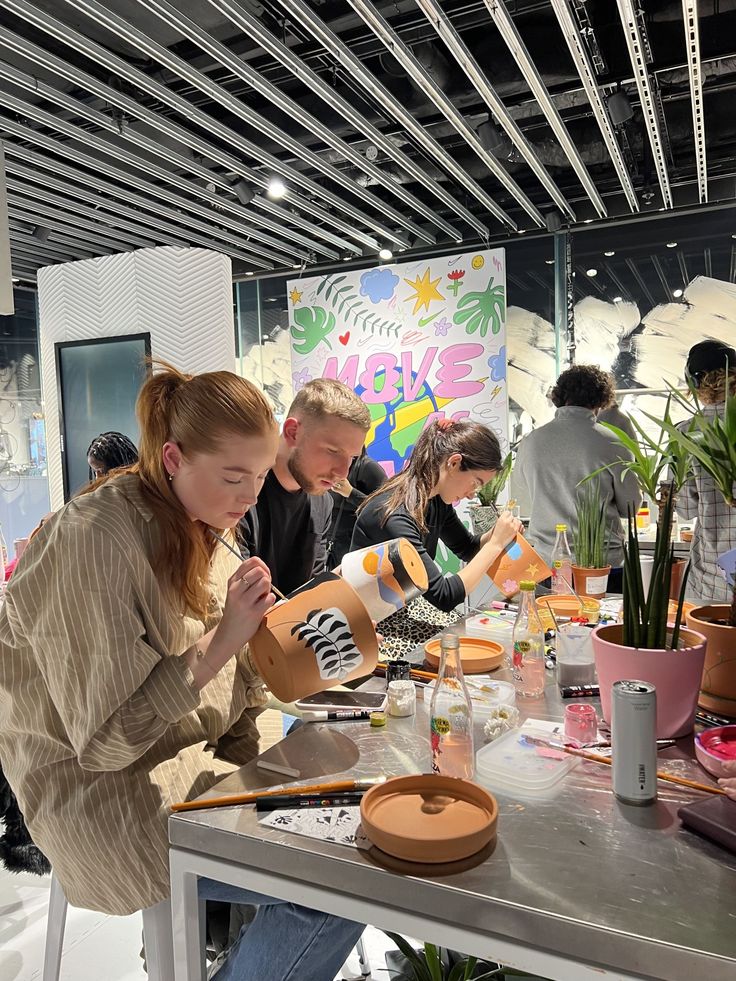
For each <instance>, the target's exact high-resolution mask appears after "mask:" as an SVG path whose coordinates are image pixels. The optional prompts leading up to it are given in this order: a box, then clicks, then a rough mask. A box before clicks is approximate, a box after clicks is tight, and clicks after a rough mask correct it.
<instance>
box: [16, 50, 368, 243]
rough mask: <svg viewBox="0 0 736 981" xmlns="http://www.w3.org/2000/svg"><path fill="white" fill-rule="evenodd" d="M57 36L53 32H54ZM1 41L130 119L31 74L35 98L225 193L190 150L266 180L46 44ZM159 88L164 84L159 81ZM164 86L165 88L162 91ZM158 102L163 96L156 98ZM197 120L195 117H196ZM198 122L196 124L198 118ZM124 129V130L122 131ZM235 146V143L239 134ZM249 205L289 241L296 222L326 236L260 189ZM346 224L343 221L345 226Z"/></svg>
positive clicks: (310, 207)
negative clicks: (182, 150)
mask: <svg viewBox="0 0 736 981" xmlns="http://www.w3.org/2000/svg"><path fill="white" fill-rule="evenodd" d="M54 36H56V35H54ZM0 45H3V46H4V47H7V48H9V49H10V50H11V51H15V52H17V53H18V54H20V55H22V56H23V57H25V58H28V59H30V60H31V61H32V62H34V63H36V64H43V66H44V68H45V69H47V70H48V71H51V72H53V73H54V74H56V75H59V76H60V77H61V78H64V79H66V80H67V81H69V82H71V83H72V85H73V86H74V87H75V88H82V89H84V90H85V91H86V92H89V93H90V94H92V95H96V96H97V97H98V98H99V99H101V100H103V102H105V103H109V104H110V105H112V106H115V107H117V108H118V109H120V110H122V112H123V113H125V114H126V115H127V116H128V117H129V119H127V120H126V119H125V117H123V124H122V126H121V125H120V124H119V123H117V122H116V121H115V120H109V121H108V122H107V123H106V122H104V121H103V120H107V119H108V117H106V116H105V115H104V114H103V113H100V112H98V111H97V110H96V109H92V108H90V107H89V106H88V105H87V104H86V103H84V102H81V101H79V100H77V99H73V98H71V97H70V96H67V95H66V93H62V92H60V91H59V90H58V89H55V88H53V87H51V86H48V85H46V84H45V83H44V82H41V81H39V80H37V79H35V78H31V82H32V91H35V94H36V95H38V96H39V97H43V98H47V99H49V101H51V102H56V103H57V104H58V105H62V106H63V107H64V108H66V109H67V110H68V111H69V112H72V113H75V114H76V115H78V116H82V117H83V118H85V119H89V120H90V122H93V123H96V124H97V125H98V126H100V127H101V128H107V129H109V122H112V124H113V131H114V132H115V133H116V134H117V135H118V136H120V137H121V138H122V139H124V140H127V141H128V142H130V143H133V144H135V145H136V146H139V147H141V148H142V149H145V150H148V151H149V152H150V153H152V154H154V155H155V156H159V157H162V158H163V159H165V160H168V161H169V162H171V163H173V164H175V166H177V167H184V168H186V170H188V171H190V172H191V173H194V174H197V175H198V176H199V177H201V178H202V179H203V180H204V181H205V182H213V183H215V184H217V185H218V186H219V187H222V188H224V189H226V190H227V191H228V193H230V194H233V193H234V192H233V189H232V186H231V184H230V181H228V180H227V179H225V178H224V177H222V176H220V174H219V173H218V172H217V171H215V170H212V169H210V168H207V167H203V166H201V165H200V164H199V163H198V162H197V160H196V159H194V154H196V155H198V156H201V157H205V158H208V159H210V160H213V161H214V162H215V163H218V164H219V165H220V166H221V167H223V168H224V169H225V170H226V171H228V172H229V173H231V174H235V175H237V176H239V177H242V178H243V179H244V180H246V181H247V182H249V184H251V185H252V186H253V187H254V188H257V187H260V186H263V187H266V186H267V185H268V177H267V176H266V175H264V174H263V173H261V172H260V171H258V170H254V169H253V168H251V167H248V166H247V165H246V164H244V163H243V161H242V158H241V157H235V156H233V155H232V154H229V153H227V152H226V151H224V150H221V149H220V148H219V147H217V146H215V145H214V144H213V143H209V142H208V141H207V140H205V139H203V138H202V137H200V136H197V134H196V133H194V132H192V131H191V130H188V129H186V128H185V127H183V126H180V125H178V124H177V123H176V122H174V121H173V120H171V119H169V118H168V117H166V116H161V115H159V114H158V113H155V112H153V111H152V110H150V109H148V108H146V107H145V106H143V105H141V104H140V103H138V102H136V101H134V100H133V99H131V98H129V97H128V96H127V95H124V94H123V93H122V92H119V91H118V90H117V89H114V88H112V87H111V86H109V85H106V84H104V83H103V82H100V81H98V80H97V79H96V78H94V77H93V76H92V75H88V74H86V73H85V72H83V71H81V70H80V69H79V68H77V67H76V66H75V65H72V64H70V63H68V62H66V61H64V60H63V59H62V58H58V57H57V56H56V55H54V54H52V53H51V52H49V51H46V50H45V48H41V47H39V46H38V45H36V44H33V43H32V42H30V41H27V40H26V39H25V38H22V37H20V36H19V35H17V34H13V33H11V32H9V31H5V32H0ZM0 66H1V67H0V71H1V72H2V75H3V77H8V78H9V80H11V81H14V82H15V83H16V84H18V85H21V86H22V87H24V88H28V84H27V81H26V79H28V78H29V77H30V76H24V75H23V73H21V72H19V71H18V70H17V69H15V68H13V67H12V66H8V65H3V64H2V63H0ZM12 73H16V77H13V75H12ZM161 88H162V89H163V86H161ZM166 91H167V90H165V89H164V94H165V92H166ZM158 101H163V100H162V99H160V98H159V99H158ZM201 116H202V118H203V120H204V121H205V122H203V123H202V125H204V126H206V128H207V131H208V132H209V131H212V132H213V133H215V134H216V135H217V136H218V137H219V138H220V139H223V140H225V141H226V142H227V143H228V145H230V144H233V142H234V141H233V139H232V130H228V129H227V127H226V126H223V125H222V124H221V123H219V122H218V121H217V120H215V119H214V118H212V119H211V120H210V122H209V123H207V122H206V120H207V119H208V118H209V117H207V116H205V114H204V113H202V114H201ZM130 120H133V121H135V120H139V121H141V122H142V123H145V124H146V125H148V126H150V127H151V128H152V129H154V130H156V131H157V132H161V133H164V134H165V135H166V136H167V137H169V138H170V139H172V140H177V141H178V142H180V143H181V144H182V145H183V146H186V147H189V148H190V149H191V150H192V151H193V157H192V159H190V158H188V157H184V156H182V155H181V154H179V153H177V152H176V151H174V150H171V149H169V148H168V147H166V146H165V145H164V144H163V143H160V142H157V141H156V140H152V139H149V138H148V137H145V136H143V135H142V134H140V133H138V132H137V131H136V130H135V129H134V126H132V125H131V124H130ZM195 122H197V120H195ZM197 125H200V123H199V122H197ZM121 129H122V132H121ZM234 145H237V137H236V140H235V143H234ZM290 201H291V202H292V204H293V203H297V204H298V205H299V207H300V208H301V209H302V211H305V212H307V213H309V214H312V215H314V216H315V217H316V218H317V219H318V220H320V221H325V222H326V223H327V225H328V226H329V227H335V228H338V229H340V228H341V223H340V222H339V221H338V220H336V219H335V218H334V216H333V215H331V214H330V213H329V212H327V211H325V210H324V209H323V208H321V207H320V206H319V205H318V204H315V203H313V202H311V201H309V200H307V199H306V198H301V197H300V196H299V195H298V194H291V195H290ZM251 203H252V205H253V207H254V208H256V209H258V211H259V212H260V211H265V212H266V213H267V214H270V215H273V216H274V218H276V219H278V221H272V220H270V219H264V218H263V216H262V215H260V214H258V216H257V217H256V216H252V220H253V221H256V222H257V223H258V224H260V225H262V226H263V227H264V228H267V229H269V230H270V231H274V232H276V233H277V234H284V232H285V230H288V234H289V238H290V240H293V241H294V242H298V241H300V240H301V236H300V235H299V233H297V232H294V231H293V229H292V228H291V226H292V225H295V226H296V227H297V228H300V229H302V231H303V232H305V233H306V234H308V235H309V234H311V235H317V236H318V237H319V236H320V235H324V229H322V228H321V226H318V225H315V224H314V223H313V222H310V221H307V220H306V219H305V218H303V217H302V216H301V215H300V214H294V213H293V212H291V211H289V210H287V209H286V208H284V207H282V206H281V205H279V204H277V203H276V202H275V201H271V200H270V199H269V198H268V197H266V196H265V195H261V194H256V196H255V197H254V198H253V201H252V202H251ZM346 227H347V226H346ZM353 235H354V237H355V238H357V239H358V241H361V240H362V239H361V237H360V235H359V234H355V232H354V231H353ZM306 244H307V247H308V248H311V246H312V242H311V239H306ZM349 244H350V249H349V251H352V252H354V253H355V254H356V255H357V254H359V253H360V251H361V249H360V247H359V246H356V245H353V244H352V243H349ZM365 244H369V245H370V244H377V243H376V239H375V238H371V237H367V236H366V237H365Z"/></svg>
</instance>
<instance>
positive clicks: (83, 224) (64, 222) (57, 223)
mask: <svg viewBox="0 0 736 981" xmlns="http://www.w3.org/2000/svg"><path fill="white" fill-rule="evenodd" d="M8 210H9V212H10V214H11V215H12V216H13V217H14V218H15V219H16V221H18V222H25V223H26V224H34V225H45V226H46V227H47V228H49V229H50V230H51V232H52V233H53V238H54V239H57V236H64V237H65V238H66V237H68V238H69V239H71V240H74V239H80V240H81V241H82V242H95V243H96V244H98V245H103V246H105V247H106V248H110V249H121V248H125V247H126V246H129V247H131V248H138V249H152V248H155V247H156V245H157V244H158V243H157V242H156V241H153V240H150V239H149V240H147V239H144V238H139V237H138V236H137V235H126V234H125V233H122V234H119V233H118V230H117V229H116V228H110V227H109V226H100V225H99V224H96V223H95V222H93V221H85V220H84V218H80V217H79V215H72V214H69V213H67V212H63V211H60V210H59V209H58V208H51V207H47V206H45V205H43V204H42V203H41V202H40V201H38V200H32V201H31V200H28V199H27V198H23V197H20V196H18V195H17V194H9V195H8ZM118 236H119V237H118ZM58 240H59V241H61V239H58Z"/></svg>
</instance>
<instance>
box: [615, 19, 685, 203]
mask: <svg viewBox="0 0 736 981" xmlns="http://www.w3.org/2000/svg"><path fill="white" fill-rule="evenodd" d="M616 2H617V4H618V12H619V17H620V19H621V27H622V28H623V32H624V37H625V38H626V47H627V48H628V51H629V58H630V59H631V67H632V68H633V70H634V78H635V80H636V87H637V90H638V92H639V100H640V102H641V108H642V112H643V113H644V121H645V123H646V130H647V136H648V138H649V146H650V147H651V150H652V157H653V158H654V167H655V169H656V171H657V180H658V181H659V187H660V190H661V192H662V203H663V204H664V206H665V208H672V207H673V200H672V188H671V187H670V175H669V171H668V169H667V160H666V156H665V141H664V136H663V134H662V128H661V126H660V121H659V112H658V107H657V104H656V103H655V94H654V89H653V83H652V80H651V79H650V78H649V70H648V68H647V50H648V45H646V44H645V38H644V36H643V34H642V28H641V26H640V23H639V18H638V15H637V12H636V11H635V10H634V0H616Z"/></svg>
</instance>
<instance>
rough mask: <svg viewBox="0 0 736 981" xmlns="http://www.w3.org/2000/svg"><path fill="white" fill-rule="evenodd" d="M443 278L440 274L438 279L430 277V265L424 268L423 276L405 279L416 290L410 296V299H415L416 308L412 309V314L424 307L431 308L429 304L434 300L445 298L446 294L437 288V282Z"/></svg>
mask: <svg viewBox="0 0 736 981" xmlns="http://www.w3.org/2000/svg"><path fill="white" fill-rule="evenodd" d="M441 279H442V277H441V276H438V277H437V279H430V278H429V266H427V268H426V269H425V270H424V274H423V275H422V276H417V277H416V279H414V280H411V279H405V280H404V282H405V283H406V284H407V285H408V286H411V287H412V289H413V290H414V295H413V296H410V297H409V299H410V300H414V309H413V310H412V315H416V314H417V313H419V311H420V310H421V309H422V307H424V309H425V310H429V304H430V303H431V302H432V301H433V300H440V301H441V300H444V296H443V295H442V294H441V293H440V291H439V290H438V289H437V283H439V282H440V280H441Z"/></svg>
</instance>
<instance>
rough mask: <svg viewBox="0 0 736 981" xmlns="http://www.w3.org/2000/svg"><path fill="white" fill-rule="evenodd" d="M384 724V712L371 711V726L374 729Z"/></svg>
mask: <svg viewBox="0 0 736 981" xmlns="http://www.w3.org/2000/svg"><path fill="white" fill-rule="evenodd" d="M385 725H386V713H385V712H371V726H372V727H373V728H374V729H380V727H381V726H385Z"/></svg>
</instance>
